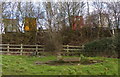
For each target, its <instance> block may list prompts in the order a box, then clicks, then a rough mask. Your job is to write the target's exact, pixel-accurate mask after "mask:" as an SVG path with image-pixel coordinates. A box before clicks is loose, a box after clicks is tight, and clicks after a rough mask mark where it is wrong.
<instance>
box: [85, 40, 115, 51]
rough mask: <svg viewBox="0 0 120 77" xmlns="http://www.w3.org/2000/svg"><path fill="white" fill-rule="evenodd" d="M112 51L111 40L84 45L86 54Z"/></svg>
mask: <svg viewBox="0 0 120 77" xmlns="http://www.w3.org/2000/svg"><path fill="white" fill-rule="evenodd" d="M113 50H114V41H113V39H112V38H103V39H100V40H95V41H92V42H90V43H87V44H85V51H86V52H92V51H95V52H104V51H113Z"/></svg>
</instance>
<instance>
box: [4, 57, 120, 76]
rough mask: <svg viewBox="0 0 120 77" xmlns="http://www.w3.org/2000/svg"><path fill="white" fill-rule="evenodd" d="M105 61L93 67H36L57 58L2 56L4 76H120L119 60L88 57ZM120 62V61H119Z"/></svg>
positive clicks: (92, 65) (81, 65)
mask: <svg viewBox="0 0 120 77" xmlns="http://www.w3.org/2000/svg"><path fill="white" fill-rule="evenodd" d="M87 58H88V59H94V60H103V61H104V62H102V63H96V64H91V65H83V64H80V65H59V66H55V65H54V66H53V65H47V64H43V65H36V64H35V62H36V61H41V62H45V61H49V60H57V59H56V57H55V56H47V57H29V56H13V55H3V56H2V72H3V73H2V74H3V75H118V59H115V58H104V57H87ZM119 60H120V59H119Z"/></svg>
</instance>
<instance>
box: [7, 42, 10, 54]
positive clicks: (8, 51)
mask: <svg viewBox="0 0 120 77" xmlns="http://www.w3.org/2000/svg"><path fill="white" fill-rule="evenodd" d="M9 45H10V44H8V45H7V53H8V54H10V50H9V48H10V46H9Z"/></svg>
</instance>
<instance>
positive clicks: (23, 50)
mask: <svg viewBox="0 0 120 77" xmlns="http://www.w3.org/2000/svg"><path fill="white" fill-rule="evenodd" d="M83 49H84V46H83V45H82V46H71V45H63V49H62V52H64V53H67V54H68V53H79V52H80V51H81V50H83ZM33 52H37V53H41V52H46V51H45V49H44V45H23V44H19V45H14V44H0V53H2V54H19V55H24V54H31V53H33Z"/></svg>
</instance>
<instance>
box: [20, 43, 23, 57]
mask: <svg viewBox="0 0 120 77" xmlns="http://www.w3.org/2000/svg"><path fill="white" fill-rule="evenodd" d="M22 52H23V44H21V49H20V55H22Z"/></svg>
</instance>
